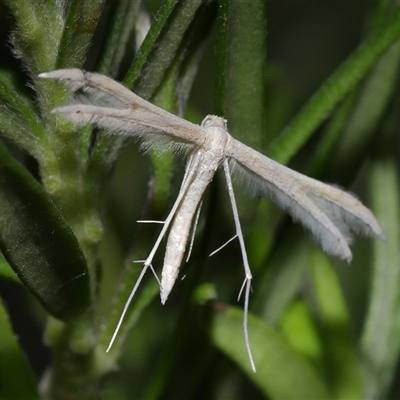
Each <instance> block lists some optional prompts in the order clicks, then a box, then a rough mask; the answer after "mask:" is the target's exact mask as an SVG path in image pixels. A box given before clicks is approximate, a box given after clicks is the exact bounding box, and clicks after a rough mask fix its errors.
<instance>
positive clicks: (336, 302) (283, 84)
mask: <svg viewBox="0 0 400 400" xmlns="http://www.w3.org/2000/svg"><path fill="white" fill-rule="evenodd" d="M342 3H343V4H344V3H345V2H340V1H338V2H303V3H301V2H300V3H299V2H285V1H282V2H265V1H264V0H255V1H251V2H250V1H249V2H245V1H240V0H219V1H216V0H202V1H201V0H181V1H177V0H165V1H163V2H161V1H159V2H154V1H147V2H146V1H144V2H143V3H142V2H139V1H126V0H116V1H104V0H64V1H59V0H49V1H46V2H43V1H37V0H1V1H0V10H1V11H2V12H0V18H1V21H2V24H3V25H2V26H5V27H6V28H5V29H3V31H1V32H0V34H1V35H2V38H1V39H2V43H3V44H2V47H1V49H0V51H1V54H2V58H1V60H0V135H1V138H2V140H1V142H0V249H1V252H2V257H1V259H0V296H1V297H2V298H4V301H1V302H0V337H1V341H0V342H1V343H0V353H1V354H0V398H10V399H11V398H13V399H14V398H15V399H18V398H21V399H22V398H24V399H25V398H32V399H35V398H46V399H95V398H99V396H101V397H102V398H104V399H108V398H109V399H116V398H117V399H125V398H126V399H130V398H174V399H179V398H182V399H187V398H209V399H226V398H237V399H239V398H260V399H261V398H271V399H281V398H285V399H298V398H305V399H312V398H314V399H322V398H335V399H336V398H339V399H340V398H341V399H347V398H363V397H365V398H391V397H395V396H396V394H397V393H398V391H399V387H398V384H396V378H398V373H397V372H396V366H397V364H398V361H399V354H400V340H399V337H400V335H399V333H400V319H399V316H400V273H399V270H400V268H399V267H400V265H399V260H400V255H399V248H400V229H399V226H400V213H399V197H400V194H399V193H400V188H399V172H398V164H397V163H396V160H397V157H398V156H397V155H398V151H399V149H398V140H397V138H396V133H397V131H398V124H399V120H398V117H397V114H398V113H396V110H395V108H394V107H393V105H394V104H395V102H394V99H395V95H396V94H398V93H396V89H397V87H396V83H397V80H398V71H399V62H400V45H399V41H400V8H399V7H398V6H396V5H395V3H393V2H377V4H376V5H375V8H374V4H373V3H371V2H363V3H362V2H350V3H346V4H345V5H344V6H343V7H342V5H341V4H342ZM329 7H332V9H330V8H329ZM346 18H347V19H346ZM337 20H339V21H340V22H342V21H344V22H346V21H347V23H344V22H343V26H344V27H343V32H342V31H341V30H342V25H341V24H338V25H337V26H335V27H334V28H332V25H330V24H333V23H334V21H337ZM353 20H354V22H353ZM317 22H318V24H317ZM325 23H326V24H327V26H329V27H330V30H329V29H328V30H325V27H324V24H325ZM267 26H268V29H269V36H268V38H267V34H266V32H267ZM345 27H346V28H345ZM310 29H311V31H310ZM332 29H333V30H335V29H337V34H338V35H339V34H341V35H342V36H341V39H338V40H336V39H335V38H333V37H331V36H329V34H330V33H329V32H331V31H332ZM347 30H348V31H347ZM328 31H329V32H328ZM310 32H311V34H310ZM335 32H336V31H335ZM324 35H325V36H324ZM289 36H290V37H289ZM320 37H323V38H325V39H324V40H322V41H321V42H318V40H319V38H320ZM348 37H349V38H352V39H351V40H352V41H353V43H352V44H351V42H350V44H348V41H347V39H348ZM355 37H356V38H357V39H354V38H355ZM360 37H361V38H362V39H361V40H360V39H359V38H360ZM267 39H268V40H267ZM7 40H8V42H7ZM335 40H336V41H335ZM357 40H359V43H357ZM321 43H322V44H323V45H322V46H321ZM313 46H315V49H314V48H313ZM318 46H321V47H318ZM267 48H268V49H269V54H268V59H267V51H266V50H267ZM10 49H12V51H10ZM290 49H292V51H290ZM310 49H312V51H311V53H312V57H308V56H306V55H305V54H310ZM337 49H339V50H337ZM293 57H294V59H295V60H296V61H295V62H294V63H293ZM304 61H307V63H305V64H306V66H304V65H302V62H303V63H304ZM294 65H295V66H294ZM72 67H78V68H85V69H88V70H94V71H100V72H102V73H105V74H108V75H110V76H112V77H113V78H115V79H118V80H120V81H123V82H124V83H125V84H126V85H127V86H129V87H130V88H133V89H134V90H135V92H136V93H138V94H139V95H141V96H142V97H144V98H146V99H149V100H151V101H152V102H154V103H155V104H157V105H159V106H160V107H163V108H165V109H167V110H169V111H171V112H175V113H177V114H180V115H182V114H183V112H184V110H185V109H186V108H187V113H186V116H187V118H188V119H191V120H193V121H195V122H198V121H200V120H201V119H202V118H203V117H204V115H205V114H206V113H207V112H209V113H217V114H221V115H224V116H225V117H226V118H227V119H228V123H229V127H230V130H231V132H232V134H233V135H234V136H235V137H237V138H239V139H240V140H241V141H243V142H245V143H247V144H249V145H251V146H252V147H255V148H257V149H258V150H260V151H263V152H265V153H267V154H268V155H270V156H272V157H273V158H274V159H276V160H278V161H280V162H283V163H288V162H289V161H291V162H292V163H293V165H292V166H293V167H294V168H295V169H296V170H299V171H300V172H303V173H306V174H309V175H312V176H315V177H317V178H319V179H323V180H328V181H331V182H335V183H338V184H342V185H344V186H345V187H346V188H351V187H352V185H353V190H354V191H355V192H357V193H359V194H360V197H362V198H363V199H364V202H365V203H367V204H369V206H371V209H372V210H373V211H374V213H375V214H376V216H377V218H378V220H379V221H380V222H381V223H382V226H383V227H384V230H385V233H386V237H387V240H386V242H378V241H374V242H373V243H372V242H371V241H367V240H363V239H361V238H356V240H355V242H356V243H355V245H354V246H353V250H354V261H353V263H352V265H351V266H347V265H343V264H342V263H341V262H339V261H337V260H330V259H328V258H327V257H326V256H325V255H324V254H323V253H322V252H321V250H320V249H319V248H318V247H317V246H316V245H315V244H313V243H312V242H311V241H310V240H308V236H307V234H306V233H304V232H303V231H301V230H300V229H299V228H298V227H297V226H295V225H293V224H291V223H290V221H289V220H288V219H287V218H286V217H285V216H284V214H282V213H280V212H277V210H276V209H275V208H274V207H273V206H272V205H271V204H270V203H269V202H267V201H263V202H260V201H259V200H258V199H252V200H251V201H248V200H246V202H245V201H244V200H243V198H244V197H243V198H239V206H240V210H239V211H241V212H242V213H243V215H242V222H243V227H244V231H245V233H246V238H245V240H246V245H247V248H248V252H249V259H250V264H251V267H252V270H253V272H254V275H255V279H254V281H253V294H252V296H251V298H250V312H251V315H250V316H249V336H250V343H251V347H252V351H253V354H254V360H255V363H256V367H257V373H256V374H254V373H253V372H252V371H251V368H250V365H249V360H248V358H247V353H246V349H245V344H244V338H243V330H242V324H243V313H242V312H241V310H240V309H238V308H234V307H233V306H231V305H232V304H234V302H235V301H236V298H237V294H238V292H239V289H240V285H241V282H242V280H243V278H244V276H243V267H242V265H241V261H240V260H241V258H240V257H239V256H238V254H239V253H238V249H237V248H236V247H235V245H234V244H233V243H232V244H230V245H229V246H230V247H229V248H230V249H231V251H229V250H228V249H223V250H222V251H220V252H219V253H218V254H216V255H215V256H213V257H212V258H211V259H209V258H208V254H209V253H210V252H211V251H212V250H213V249H214V248H217V247H219V245H220V244H221V242H222V243H223V242H224V241H225V240H226V239H227V238H229V237H230V235H231V234H232V232H233V227H232V225H233V224H232V217H231V214H230V211H229V207H228V202H227V201H228V200H227V198H226V197H224V196H225V195H222V193H223V192H222V190H223V188H222V187H221V188H220V185H219V183H220V182H219V179H218V178H217V179H215V182H214V183H213V184H212V185H211V186H212V187H211V188H210V191H209V193H208V194H207V195H206V198H205V199H204V205H203V210H202V216H201V218H200V223H199V228H198V233H197V234H196V240H195V244H194V248H193V254H192V255H191V259H190V260H189V262H188V264H187V266H184V267H182V269H183V271H182V272H181V273H182V276H183V275H186V276H187V277H186V279H185V280H183V281H182V282H179V283H178V284H176V285H175V288H174V290H173V292H172V293H171V298H170V300H168V302H167V304H166V305H165V306H164V307H161V306H160V304H159V301H158V299H157V296H158V289H159V288H158V284H157V282H156V280H155V279H154V277H152V276H151V274H149V276H148V277H147V279H145V280H144V281H143V282H142V285H141V288H140V290H139V291H138V293H137V294H136V296H135V298H134V300H133V302H132V304H131V306H130V308H129V310H128V313H127V317H126V319H125V320H124V322H123V324H122V327H121V331H120V334H119V335H118V337H117V339H116V341H115V343H114V346H113V347H112V349H111V350H110V352H109V353H106V348H107V346H108V343H109V341H110V338H111V336H112V334H113V331H114V329H115V327H116V324H117V321H118V319H119V316H120V314H121V311H122V309H123V306H124V304H125V301H126V299H127V298H128V296H129V293H130V291H131V289H132V287H133V285H134V283H135V281H136V279H137V277H138V275H139V274H140V272H141V269H142V266H141V264H140V263H133V261H134V260H141V259H143V258H145V257H146V256H147V253H148V251H149V250H150V249H151V246H152V244H153V242H154V238H155V237H156V235H157V233H158V228H159V226H157V225H155V226H154V227H151V226H149V225H148V224H146V225H145V226H143V225H141V226H138V225H137V224H136V223H135V221H136V220H138V219H141V220H143V219H148V220H162V219H163V218H165V215H166V214H167V212H168V210H169V207H170V205H171V204H172V201H173V198H174V196H175V195H176V191H177V188H178V185H179V181H180V177H181V176H182V172H179V171H181V170H183V166H182V165H181V164H182V163H181V161H180V160H178V163H176V162H175V158H174V157H173V156H172V155H171V154H163V155H162V156H159V155H158V154H154V153H153V152H150V153H149V155H143V154H140V152H138V148H137V145H135V144H133V143H131V142H130V141H129V140H128V139H126V138H121V137H115V136H111V135H109V134H108V133H107V132H102V131H101V132H97V131H94V130H93V129H92V128H91V127H85V128H83V129H81V130H80V131H77V130H76V129H75V128H74V127H73V126H71V124H70V123H68V122H67V121H65V120H64V119H62V118H61V117H57V116H54V115H53V114H50V111H51V109H52V108H53V107H55V106H57V105H60V104H62V103H63V102H65V101H66V100H67V98H68V93H67V91H66V90H65V88H64V87H63V85H61V84H59V83H57V82H52V81H48V80H40V79H39V78H38V74H39V73H41V72H46V71H51V70H54V69H57V68H72ZM335 69H336V70H335ZM307 76H308V78H307V79H305V78H302V77H307ZM189 95H190V96H189ZM189 99H190V100H189ZM296 110H300V111H297V112H296ZM149 160H150V161H151V162H149ZM149 182H150V184H149ZM237 192H240V188H239V187H238V188H237ZM368 195H369V196H370V199H371V201H369V202H368ZM241 203H242V204H241ZM217 221H218V222H217ZM157 227H158V228H157ZM161 264H162V254H159V255H158V258H156V260H155V263H154V268H155V270H156V271H157V273H159V271H160V268H159V267H160V265H161ZM9 285H12V287H16V288H17V290H15V293H17V294H18V296H22V294H24V295H23V296H29V297H28V298H29V299H30V300H31V301H29V302H25V303H24V304H22V303H23V302H22V303H21V302H20V299H19V298H17V297H18V296H16V295H14V291H13V293H11V294H10V292H9V291H8V290H7V288H8V287H9ZM21 304H22V305H21ZM20 306H21V307H24V308H26V310H25V312H24V313H20V310H19V309H16V307H20ZM28 314H29V315H30V319H31V321H26V322H25V321H23V324H21V323H19V322H20V321H18V318H19V317H20V315H22V316H26V315H28ZM43 316H44V318H43ZM10 320H11V323H10ZM44 320H45V321H44ZM32 321H33V322H32ZM31 323H33V324H34V325H36V326H38V325H39V326H40V329H41V331H42V335H43V338H44V343H45V345H46V346H47V347H48V348H49V350H50V353H51V356H50V358H49V359H47V360H46V362H47V367H46V369H44V368H43V367H36V368H35V374H33V373H32V370H31V364H32V365H34V360H35V358H37V357H38V355H37V353H36V354H34V353H33V352H32V350H31V349H30V348H29V346H26V345H25V344H24V342H23V340H21V342H20V341H19V340H18V337H21V338H23V337H24V335H25V336H26V335H27V334H29V332H30V329H31V325H30V324H31ZM21 326H23V328H21ZM21 343H22V344H21ZM35 346H36V347H37V348H38V349H39V350H37V351H39V352H41V351H43V347H42V344H40V343H36V344H35ZM42 356H43V357H45V356H44V352H43V354H40V356H39V357H42ZM118 365H119V366H120V368H119V369H118V368H117V366H118ZM19 382H24V384H23V385H22V384H18V383H19ZM39 387H40V391H39V389H38V388H39Z"/></svg>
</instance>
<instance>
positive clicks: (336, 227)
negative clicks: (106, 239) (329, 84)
mask: <svg viewBox="0 0 400 400" xmlns="http://www.w3.org/2000/svg"><path fill="white" fill-rule="evenodd" d="M40 77H41V78H49V79H56V80H59V81H62V82H64V83H65V84H66V85H67V86H69V87H70V88H71V89H72V91H73V92H74V93H75V92H77V91H79V92H78V93H79V94H78V95H77V96H75V98H74V100H73V102H72V103H71V104H69V105H65V106H61V107H57V108H55V109H54V110H52V112H53V113H56V114H62V115H64V116H65V117H66V118H68V119H69V120H71V121H73V122H74V123H76V124H77V125H80V126H82V125H85V124H89V123H90V124H94V125H96V126H98V127H101V128H106V129H108V130H110V131H111V132H113V133H115V134H120V135H128V136H136V137H138V138H139V139H140V140H141V141H142V142H143V143H144V145H145V146H146V147H155V148H156V149H157V148H158V147H159V146H160V143H161V144H162V145H164V144H166V145H168V147H169V148H172V149H179V148H182V147H183V148H187V149H189V150H191V155H190V158H189V161H188V163H187V166H186V171H185V175H184V179H183V182H182V186H181V188H180V191H179V193H178V197H177V199H176V201H175V203H174V205H173V207H172V209H171V211H170V213H169V215H168V217H167V218H166V220H165V221H164V222H163V228H162V230H161V232H160V234H159V236H158V238H157V240H156V243H155V244H154V246H153V249H152V250H151V252H150V254H149V256H148V257H147V259H146V260H144V261H143V263H144V267H143V270H142V272H141V274H140V276H139V278H138V281H137V282H136V284H135V286H134V288H133V289H132V292H131V295H130V296H129V299H128V300H127V302H126V305H125V308H124V310H123V312H122V315H121V318H120V320H119V322H118V325H117V328H116V330H115V333H114V335H113V337H112V339H111V342H110V345H109V348H110V347H111V345H112V343H113V341H114V339H115V337H116V334H117V332H118V330H119V328H120V326H121V323H122V320H123V318H124V316H125V313H126V311H127V309H128V306H129V304H130V302H131V300H132V297H133V295H134V294H135V292H136V289H137V287H138V285H139V283H140V281H141V279H142V277H143V275H144V274H145V272H146V271H147V269H148V268H149V267H150V268H151V269H153V267H152V265H151V263H152V260H153V257H154V255H155V252H156V251H157V249H158V247H159V245H160V242H161V240H162V238H163V237H164V236H165V235H166V233H167V231H168V230H169V234H168V240H167V247H166V253H165V258H164V266H163V270H162V278H161V282H160V292H161V302H162V303H163V304H164V303H165V301H166V300H167V298H168V295H169V293H170V291H171V289H172V287H173V285H174V283H175V280H176V278H177V276H178V273H179V267H180V265H181V262H182V258H183V255H184V253H185V250H186V247H187V243H188V238H189V235H190V234H189V233H190V230H191V226H192V224H193V220H194V219H195V215H196V212H197V210H198V209H199V207H200V204H201V199H202V196H203V193H204V191H205V189H206V187H207V186H208V184H209V183H210V182H211V180H212V179H213V177H214V174H215V172H216V171H217V169H218V168H219V167H221V166H222V167H223V170H224V173H225V177H226V183H227V187H228V193H229V198H230V201H231V206H232V211H233V217H234V222H235V226H236V235H235V237H237V238H238V240H239V243H240V248H241V252H242V258H243V264H244V271H245V279H244V282H243V287H242V289H244V292H245V302H244V315H245V317H244V321H243V326H244V335H245V343H246V348H247V352H248V356H249V359H250V363H251V366H252V368H253V370H254V371H255V365H254V362H253V357H252V354H251V350H250V344H249V338H248V331H247V315H248V303H249V294H250V287H251V280H252V275H251V271H250V267H249V263H248V260H247V255H246V248H245V244H244V239H243V235H242V230H241V226H240V222H239V214H238V211H237V207H236V201H235V196H234V193H233V187H232V180H231V172H230V171H231V170H232V167H235V171H236V170H240V171H241V172H242V173H243V175H244V176H245V179H252V180H253V181H254V183H255V185H257V187H259V189H260V190H261V191H262V192H263V193H265V194H266V195H268V196H269V197H271V199H272V200H273V201H274V202H275V203H276V204H277V205H278V206H279V207H281V208H283V209H284V210H285V211H286V212H288V213H289V214H290V215H291V216H292V217H293V219H295V220H297V221H299V222H300V223H301V224H303V225H304V226H305V227H307V228H308V229H310V231H311V232H312V233H313V235H314V237H315V238H316V240H317V241H319V242H320V243H321V245H322V248H323V249H324V251H325V252H326V253H328V254H331V255H334V256H337V257H339V258H341V259H344V260H346V261H347V262H350V261H351V258H352V254H351V251H350V249H349V244H350V243H351V235H350V230H352V231H355V232H357V233H362V234H365V235H368V236H375V237H378V238H381V239H384V234H383V231H382V228H381V227H380V225H379V223H378V221H377V220H376V219H375V217H374V216H373V214H372V213H371V211H370V210H369V209H368V208H366V207H365V206H364V205H362V204H361V202H360V201H359V200H357V199H356V198H355V197H354V196H352V195H351V194H349V193H346V192H344V191H343V190H340V189H338V188H337V187H334V186H330V185H327V184H324V183H321V182H319V181H317V180H315V179H312V178H308V177H306V176H304V175H302V174H300V173H298V172H295V171H293V170H291V169H289V168H287V167H285V166H284V165H281V164H279V163H277V162H275V161H273V160H271V159H269V158H268V157H266V156H264V155H262V154H260V153H259V152H257V151H255V150H253V149H252V148H250V147H248V146H246V145H245V144H243V143H241V142H239V141H238V140H236V139H234V138H233V137H232V136H231V135H230V134H229V133H228V129H227V121H226V120H225V119H223V118H221V117H217V116H213V115H208V116H207V117H206V118H204V120H203V122H202V124H201V125H196V124H192V123H191V122H189V121H186V120H184V119H182V118H180V117H177V116H176V115H173V114H170V113H169V112H167V111H165V110H162V109H161V108H159V107H157V106H155V105H153V104H151V103H149V102H147V101H145V100H143V99H142V98H141V97H139V96H137V95H136V94H134V93H132V92H131V91H130V90H129V89H127V88H126V87H124V86H123V85H121V84H119V83H117V82H116V81H114V80H113V79H110V78H108V77H106V76H104V75H100V74H96V73H88V72H84V71H82V70H79V69H64V70H57V71H52V72H47V73H43V74H40ZM153 272H154V271H153ZM107 351H108V350H107Z"/></svg>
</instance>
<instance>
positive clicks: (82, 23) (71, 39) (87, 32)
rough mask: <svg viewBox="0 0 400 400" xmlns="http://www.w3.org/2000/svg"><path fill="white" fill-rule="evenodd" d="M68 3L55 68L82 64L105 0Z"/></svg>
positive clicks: (76, 0) (75, 0) (84, 0)
mask: <svg viewBox="0 0 400 400" xmlns="http://www.w3.org/2000/svg"><path fill="white" fill-rule="evenodd" d="M68 3H69V4H68V8H67V18H66V21H65V25H64V30H63V34H62V38H61V41H60V47H59V51H58V56H57V64H56V66H55V68H54V69H59V68H67V67H68V68H71V67H78V68H79V67H81V66H82V63H83V60H84V57H85V54H86V51H87V48H88V45H89V43H90V41H91V39H92V36H93V33H94V30H95V29H96V26H97V22H98V20H99V18H100V15H101V11H102V6H103V3H104V0H71V1H69V2H68Z"/></svg>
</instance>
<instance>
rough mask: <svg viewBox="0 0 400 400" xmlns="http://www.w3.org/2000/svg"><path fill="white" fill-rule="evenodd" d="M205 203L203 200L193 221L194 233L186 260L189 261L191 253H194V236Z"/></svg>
mask: <svg viewBox="0 0 400 400" xmlns="http://www.w3.org/2000/svg"><path fill="white" fill-rule="evenodd" d="M202 205H203V202H201V203H200V205H199V208H198V209H197V212H196V217H195V218H194V222H193V229H192V235H191V238H190V243H189V250H188V254H187V257H186V262H188V261H189V258H190V255H191V254H192V249H193V243H194V237H195V235H196V230H197V225H198V223H199V218H200V211H201V206H202Z"/></svg>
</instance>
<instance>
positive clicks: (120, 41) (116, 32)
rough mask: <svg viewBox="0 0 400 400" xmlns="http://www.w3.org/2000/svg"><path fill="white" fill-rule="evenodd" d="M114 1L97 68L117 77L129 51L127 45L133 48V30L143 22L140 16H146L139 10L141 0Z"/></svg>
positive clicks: (103, 72)
mask: <svg viewBox="0 0 400 400" xmlns="http://www.w3.org/2000/svg"><path fill="white" fill-rule="evenodd" d="M114 3H115V4H114V7H115V8H114V9H113V10H112V21H111V23H110V26H109V29H108V34H107V38H106V42H105V44H104V49H103V51H102V56H101V60H100V62H99V64H98V67H97V68H96V70H97V71H98V72H101V73H102V74H107V75H110V76H114V77H115V76H116V75H117V73H118V70H119V67H120V64H121V61H122V59H123V57H124V55H125V53H126V52H127V47H128V46H129V47H130V48H133V46H132V43H131V41H132V31H133V30H134V27H135V25H136V24H140V23H141V21H140V18H141V17H142V18H144V17H143V15H141V13H140V12H139V9H140V7H141V1H126V0H119V1H116V2H114ZM143 25H144V24H143ZM128 54H129V53H128Z"/></svg>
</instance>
